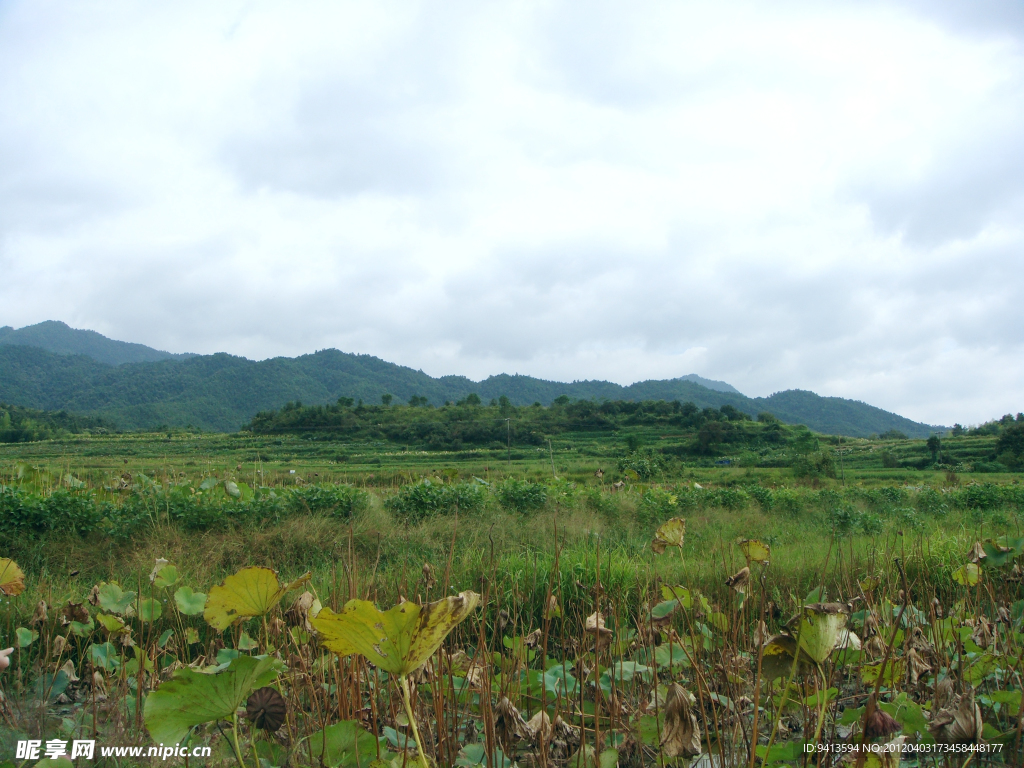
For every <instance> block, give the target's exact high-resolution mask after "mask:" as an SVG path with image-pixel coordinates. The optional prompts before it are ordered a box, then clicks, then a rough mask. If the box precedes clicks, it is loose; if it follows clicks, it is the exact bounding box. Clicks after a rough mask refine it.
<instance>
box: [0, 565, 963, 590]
mask: <svg viewBox="0 0 1024 768" xmlns="http://www.w3.org/2000/svg"><path fill="white" fill-rule="evenodd" d="M0 562H2V561H0ZM953 580H954V581H955V582H956V583H957V584H963V585H964V586H965V587H973V586H975V585H976V584H977V583H978V582H979V581H981V568H979V567H978V564H977V563H965V564H964V565H961V566H960V567H959V568H957V569H956V570H955V571H954V572H953Z"/></svg>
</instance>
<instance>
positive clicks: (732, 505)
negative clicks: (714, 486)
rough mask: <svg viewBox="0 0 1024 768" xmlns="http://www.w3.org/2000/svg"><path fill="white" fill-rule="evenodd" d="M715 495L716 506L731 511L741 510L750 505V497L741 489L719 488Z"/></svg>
mask: <svg viewBox="0 0 1024 768" xmlns="http://www.w3.org/2000/svg"><path fill="white" fill-rule="evenodd" d="M717 495H718V506H720V507H723V508H724V509H728V510H731V511H736V510H738V509H743V508H744V507H746V506H747V504H748V503H750V497H749V496H748V495H747V494H746V493H745V492H744V491H743V489H741V488H721V489H719V491H718V494H717Z"/></svg>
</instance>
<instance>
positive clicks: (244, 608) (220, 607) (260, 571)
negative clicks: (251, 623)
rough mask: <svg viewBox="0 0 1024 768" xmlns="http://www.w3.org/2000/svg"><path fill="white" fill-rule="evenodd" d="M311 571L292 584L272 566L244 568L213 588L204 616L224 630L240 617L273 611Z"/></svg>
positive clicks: (244, 617) (216, 627) (207, 620)
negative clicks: (285, 581)
mask: <svg viewBox="0 0 1024 768" xmlns="http://www.w3.org/2000/svg"><path fill="white" fill-rule="evenodd" d="M311 575H312V574H310V573H306V574H305V575H304V576H300V577H299V578H298V579H296V580H295V581H293V582H292V583H291V584H281V582H280V581H278V579H277V574H276V573H274V571H272V570H270V569H269V568H262V567H259V566H254V567H251V568H243V569H242V570H240V571H239V572H238V573H236V574H234V575H232V576H228V577H227V578H226V579H224V583H223V584H218V585H217V586H215V587H213V588H212V589H211V590H210V593H209V595H208V596H207V598H206V608H205V609H204V610H203V618H204V619H206V623H207V624H209V625H210V626H211V627H213V628H214V629H216V630H219V631H222V632H223V631H224V630H225V629H227V628H228V627H230V626H231V625H232V624H234V623H235V622H236V621H240V620H242V619H250V618H252V617H254V616H263V615H265V614H267V613H269V612H270V611H272V610H273V609H274V606H276V605H277V604H278V603H279V602H281V598H282V597H284V595H285V593H286V592H289V591H290V590H293V589H296V588H298V587H300V586H302V585H303V584H305V583H306V582H307V581H309V577H310V576H311Z"/></svg>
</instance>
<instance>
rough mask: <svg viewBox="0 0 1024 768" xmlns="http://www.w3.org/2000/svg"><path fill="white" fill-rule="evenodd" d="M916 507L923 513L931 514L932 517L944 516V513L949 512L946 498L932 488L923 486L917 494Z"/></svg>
mask: <svg viewBox="0 0 1024 768" xmlns="http://www.w3.org/2000/svg"><path fill="white" fill-rule="evenodd" d="M917 508H918V509H919V510H921V512H922V513H923V514H926V515H931V516H932V517H945V515H946V513H947V512H949V506H948V505H947V504H946V500H945V499H944V498H943V496H942V494H941V493H939V492H938V491H936V490H935V489H934V488H925V489H924V490H922V491H921V492H920V493H919V494H917Z"/></svg>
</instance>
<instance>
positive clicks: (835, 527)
mask: <svg viewBox="0 0 1024 768" xmlns="http://www.w3.org/2000/svg"><path fill="white" fill-rule="evenodd" d="M862 517H863V516H862V515H861V513H860V512H859V511H858V510H857V509H856V508H855V507H853V506H850V505H849V504H842V505H839V506H834V507H830V508H829V509H828V511H827V512H826V516H825V519H826V520H827V521H828V525H829V528H831V529H832V535H833V536H834V537H835V538H837V539H842V538H845V537H847V536H851V535H853V533H854V531H856V530H857V529H858V528H859V527H860V523H861V518H862Z"/></svg>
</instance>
